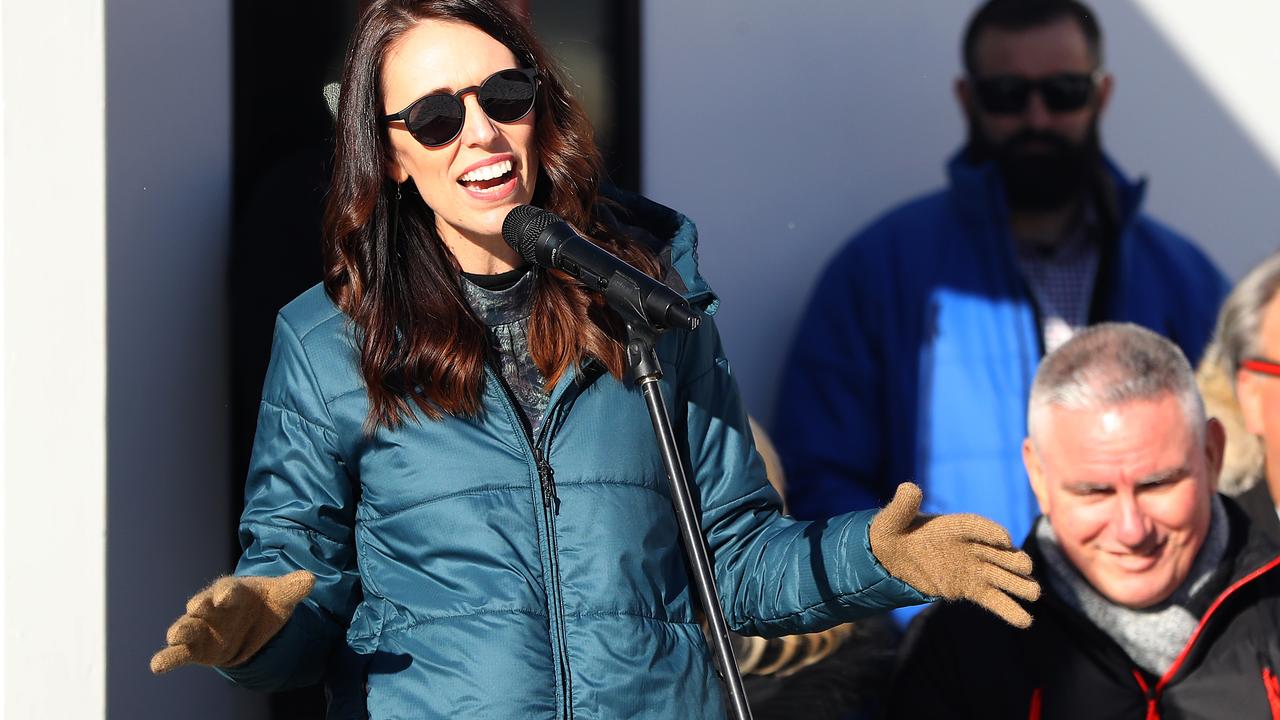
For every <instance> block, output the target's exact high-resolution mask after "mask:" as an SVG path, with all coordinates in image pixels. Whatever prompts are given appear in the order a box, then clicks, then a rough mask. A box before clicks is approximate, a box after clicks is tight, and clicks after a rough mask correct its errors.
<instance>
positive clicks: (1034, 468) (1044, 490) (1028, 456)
mask: <svg viewBox="0 0 1280 720" xmlns="http://www.w3.org/2000/svg"><path fill="white" fill-rule="evenodd" d="M1022 465H1023V466H1024V467H1026V469H1027V477H1028V478H1030V479H1031V492H1033V493H1035V496H1036V504H1038V505H1039V506H1040V514H1041V515H1048V514H1049V505H1050V502H1049V486H1048V481H1047V480H1046V479H1045V476H1044V466H1043V465H1042V464H1041V463H1040V454H1039V453H1037V452H1036V446H1035V444H1034V443H1032V442H1031V438H1030V437H1028V438H1024V439H1023V441H1022Z"/></svg>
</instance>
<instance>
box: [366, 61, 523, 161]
mask: <svg viewBox="0 0 1280 720" xmlns="http://www.w3.org/2000/svg"><path fill="white" fill-rule="evenodd" d="M467 93H475V94H476V100H477V101H478V102H479V103H480V108H481V109H482V110H484V114H485V115H488V116H489V117H490V118H491V119H493V120H495V121H497V122H500V123H513V122H515V121H517V120H519V119H520V118H523V117H524V116H525V115H528V114H529V111H530V110H532V109H533V101H534V100H535V99H536V98H537V97H538V71H537V70H534V69H533V68H512V69H510V70H499V71H498V72H496V73H494V74H492V75H490V76H489V77H487V78H485V79H484V82H482V83H480V84H479V85H472V86H470V87H464V88H462V89H461V90H459V91H457V92H455V93H447V92H438V93H432V94H430V95H424V96H422V97H420V98H418V99H417V100H414V101H413V103H412V104H410V105H409V107H407V108H405V109H403V110H401V111H400V112H398V113H395V114H392V115H386V116H384V117H383V118H382V119H383V120H384V121H386V122H392V121H395V120H403V121H404V124H405V127H407V128H408V129H409V133H410V134H412V135H413V137H414V139H416V140H417V141H418V142H420V143H422V144H423V145H426V146H427V147H439V146H440V145H448V144H449V143H451V142H453V139H454V138H456V137H458V135H459V133H461V132H462V124H463V123H464V122H465V120H466V116H467V107H466V105H464V104H463V103H462V96H463V95H466V94H467Z"/></svg>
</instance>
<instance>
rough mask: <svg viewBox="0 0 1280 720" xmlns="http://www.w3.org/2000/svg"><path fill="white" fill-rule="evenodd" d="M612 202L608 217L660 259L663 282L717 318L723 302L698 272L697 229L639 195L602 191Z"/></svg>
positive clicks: (608, 189) (679, 214)
mask: <svg viewBox="0 0 1280 720" xmlns="http://www.w3.org/2000/svg"><path fill="white" fill-rule="evenodd" d="M602 194H603V195H604V197H605V198H606V199H607V200H608V201H609V202H608V203H606V204H605V205H604V212H605V214H606V216H608V217H610V219H611V220H612V221H613V223H614V224H616V225H618V226H619V227H620V228H621V229H622V231H623V232H624V233H625V234H626V235H628V236H629V237H631V239H632V240H633V241H635V242H638V243H640V244H642V245H644V246H646V247H648V248H649V250H650V251H651V252H653V254H654V255H656V256H657V258H658V263H659V264H660V265H661V266H662V268H663V271H664V275H663V277H662V282H664V283H666V284H667V285H669V286H671V288H672V289H674V290H676V291H677V292H679V293H681V294H682V295H684V298H685V299H686V300H688V301H689V304H690V305H692V306H693V307H694V308H695V309H697V310H698V311H700V312H703V313H706V314H707V315H714V314H715V312H716V310H717V309H719V307H720V298H719V297H717V296H716V294H715V293H714V292H713V291H712V290H711V286H710V285H708V284H707V281H706V280H705V279H703V277H702V273H700V272H699V271H698V228H697V227H695V226H694V224H693V221H692V220H690V219H689V218H687V217H685V216H684V215H683V214H682V213H679V212H676V211H675V210H672V209H671V208H669V207H666V206H665V205H659V204H658V203H656V202H654V201H652V200H650V199H648V198H646V197H644V196H642V195H638V194H636V193H632V192H627V191H626V190H621V189H619V188H615V187H612V186H606V187H604V188H603V189H602Z"/></svg>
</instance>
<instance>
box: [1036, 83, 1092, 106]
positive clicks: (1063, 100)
mask: <svg viewBox="0 0 1280 720" xmlns="http://www.w3.org/2000/svg"><path fill="white" fill-rule="evenodd" d="M1040 92H1041V93H1042V94H1043V96H1044V104H1045V106H1046V107H1048V108H1049V109H1050V110H1052V111H1054V112H1071V111H1074V110H1079V109H1080V108H1082V107H1084V106H1085V105H1087V104H1088V103H1089V96H1090V95H1091V94H1092V93H1093V81H1092V80H1091V79H1090V78H1089V77H1088V76H1086V75H1079V76H1077V75H1061V76H1058V77H1055V78H1050V79H1048V80H1045V81H1044V83H1043V84H1041V86H1040Z"/></svg>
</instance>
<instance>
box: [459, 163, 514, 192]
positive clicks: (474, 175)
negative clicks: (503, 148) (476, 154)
mask: <svg viewBox="0 0 1280 720" xmlns="http://www.w3.org/2000/svg"><path fill="white" fill-rule="evenodd" d="M513 178H515V165H514V164H512V162H511V161H510V160H503V161H501V162H496V163H493V164H492V165H485V166H484V167H480V168H476V169H475V170H472V171H471V172H469V173H467V174H466V175H463V176H462V177H460V178H458V184H459V185H461V186H463V187H465V188H467V189H468V190H471V191H472V192H480V193H483V192H486V191H492V190H496V189H498V188H501V187H502V186H504V185H506V184H507V183H508V182H510V181H511V180H512V179H513Z"/></svg>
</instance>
